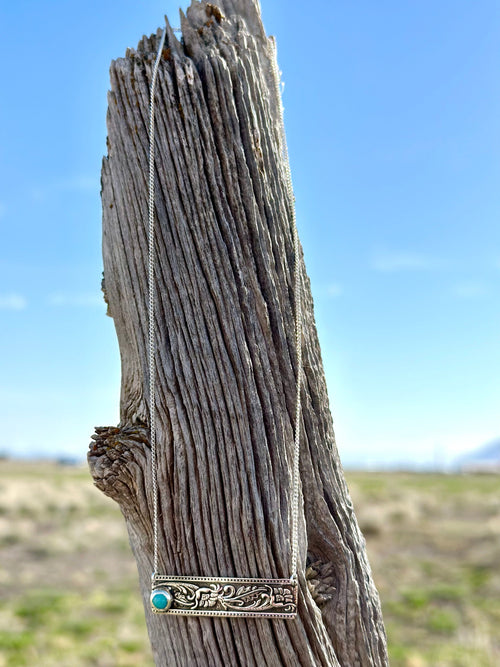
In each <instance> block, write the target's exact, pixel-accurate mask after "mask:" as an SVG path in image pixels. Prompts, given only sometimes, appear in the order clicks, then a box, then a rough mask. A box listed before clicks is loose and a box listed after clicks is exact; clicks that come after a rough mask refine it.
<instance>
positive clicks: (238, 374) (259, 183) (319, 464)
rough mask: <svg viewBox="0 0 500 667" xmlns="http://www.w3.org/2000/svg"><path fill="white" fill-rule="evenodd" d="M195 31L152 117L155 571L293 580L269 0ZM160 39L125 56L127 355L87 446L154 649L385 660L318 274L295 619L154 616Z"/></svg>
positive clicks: (282, 207) (111, 165) (181, 661)
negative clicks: (263, 11)
mask: <svg viewBox="0 0 500 667" xmlns="http://www.w3.org/2000/svg"><path fill="white" fill-rule="evenodd" d="M181 27H182V40H181V41H178V40H177V38H176V36H175V35H174V33H173V32H172V30H171V29H170V27H167V37H166V44H165V48H164V51H163V56H162V60H161V64H160V69H159V74H158V88H157V100H158V101H157V111H156V116H157V133H156V141H157V143H156V156H157V157H156V163H157V198H156V208H157V215H158V223H157V252H158V269H157V285H158V287H157V302H158V306H157V323H156V328H157V331H158V373H157V387H158V398H157V404H158V417H157V431H158V445H157V446H158V481H159V506H160V564H161V568H162V571H163V572H166V573H180V574H186V575H217V574H219V575H224V576H254V577H267V576H274V577H286V576H287V575H288V573H289V565H290V532H291V530H290V521H291V515H290V506H291V503H290V491H291V481H290V480H291V470H292V458H293V420H294V402H295V377H296V370H297V369H296V368H295V355H294V345H295V343H294V320H293V312H294V292H293V266H294V261H295V258H294V252H293V238H292V228H291V225H290V219H291V217H290V202H289V201H288V200H287V195H286V177H285V169H284V165H283V161H282V154H281V151H280V130H279V122H278V120H279V119H278V108H279V107H278V101H277V99H276V90H275V86H274V85H273V80H272V76H273V75H272V67H271V59H272V58H273V48H272V43H271V41H270V40H269V39H268V38H267V37H266V35H265V32H264V30H263V27H262V22H261V19H260V9H259V6H258V3H257V0H218V5H217V6H215V5H214V4H210V3H207V2H205V1H202V2H201V3H199V2H196V1H194V2H193V3H192V5H191V7H190V8H189V9H188V11H187V14H186V16H184V15H181ZM157 40H158V37H157V36H156V35H154V36H152V37H150V38H146V37H144V38H143V39H142V40H141V42H140V43H139V46H138V48H137V50H128V51H127V54H126V56H125V58H120V59H118V60H116V61H114V62H113V63H112V65H111V91H110V93H109V107H108V117H107V123H108V156H107V157H106V158H104V161H103V167H102V205H103V256H104V292H105V298H106V301H107V303H108V306H109V314H110V315H111V317H113V320H114V323H115V327H116V333H117V337H118V342H119V346H120V353H121V360H122V386H121V401H120V410H121V417H120V424H119V425H118V426H117V427H102V428H97V429H96V433H95V435H94V436H93V438H94V440H93V444H92V445H91V448H90V451H89V456H88V458H89V464H90V468H91V472H92V475H93V478H94V481H95V483H96V485H97V486H98V487H99V488H100V489H101V490H102V491H103V492H104V493H106V494H107V495H109V496H111V497H112V498H114V499H115V500H116V501H117V502H118V503H119V505H120V508H121V510H122V512H123V515H124V517H125V521H126V524H127V528H128V532H129V536H130V544H131V546H132V550H133V553H134V556H135V558H136V560H137V567H138V571H139V577H140V585H141V590H142V593H143V596H144V600H145V607H146V620H147V625H148V630H149V635H150V639H151V644H152V649H153V654H154V657H155V660H156V662H157V664H158V665H182V666H183V665H187V666H191V665H210V666H211V667H214V666H218V665H226V666H227V665H259V666H261V665H272V666H279V665H286V666H290V667H291V666H294V667H295V666H296V665H303V666H313V665H314V666H319V665H342V666H344V667H354V666H355V665H361V666H365V665H386V664H387V652H386V640H385V632H384V627H383V622H382V616H381V611H380V603H379V598H378V594H377V591H376V589H375V587H374V584H373V581H372V578H371V574H370V568H369V565H368V561H367V558H366V553H365V542H364V540H363V537H362V535H361V534H360V531H359V529H358V525H357V522H356V519H355V515H354V512H353V507H352V504H351V501H350V498H349V495H348V491H347V488H346V484H345V481H344V478H343V473H342V470H341V466H340V463H339V459H338V454H337V450H336V446H335V439H334V433H333V425H332V419H331V415H330V410H329V407H328V396H327V391H326V384H325V377H324V372H323V365H322V360H321V354H320V348H319V343H318V338H317V333H316V327H315V323H314V315H313V303H312V298H311V292H310V288H309V282H308V279H307V277H305V278H304V281H303V292H302V302H303V311H304V335H303V373H304V382H303V385H304V386H303V398H302V400H303V409H302V414H303V424H302V441H301V467H300V470H301V489H300V494H301V511H300V555H299V570H300V576H299V584H300V595H299V614H298V618H297V619H296V620H266V619H247V618H244V619H240V618H237V619H231V618H198V617H178V616H176V617H170V616H162V615H153V614H152V613H151V612H150V610H149V587H150V575H151V572H152V557H153V539H152V537H153V536H152V514H151V475H150V469H149V466H150V448H149V431H148V404H147V401H148V391H147V388H148V364H147V297H148V290H147V170H148V132H147V123H148V95H149V84H150V78H151V72H152V66H153V63H154V58H155V55H156V50H157V46H158V41H157ZM300 261H301V262H303V260H302V257H301V260H300ZM302 271H303V276H306V273H305V267H304V266H302ZM302 501H303V504H302Z"/></svg>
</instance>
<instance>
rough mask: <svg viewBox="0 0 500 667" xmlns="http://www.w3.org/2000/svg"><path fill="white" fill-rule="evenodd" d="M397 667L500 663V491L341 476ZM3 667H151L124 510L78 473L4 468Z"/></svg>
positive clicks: (0, 480)
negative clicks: (363, 540)
mask: <svg viewBox="0 0 500 667" xmlns="http://www.w3.org/2000/svg"><path fill="white" fill-rule="evenodd" d="M347 479H348V484H349V487H350V490H351V494H352V496H353V501H354V506H355V509H356V514H357V515H358V518H359V522H360V525H361V528H362V529H363V530H364V533H365V536H366V539H367V547H368V556H369V559H370V563H371V566H372V569H373V574H374V578H375V582H376V584H377V587H378V589H379V592H380V596H381V600H382V606H383V611H384V619H385V623H386V629H387V634H388V644H389V652H390V659H391V665H392V667H498V665H500V633H499V631H498V628H500V493H499V488H500V479H499V478H498V477H488V476H460V475H456V476H446V475H428V474H425V475H416V474H406V473H392V474H391V473H360V472H356V473H352V472H351V473H348V474H347ZM0 546H1V550H2V556H1V558H0V667H16V666H18V665H19V666H22V665H30V666H32V665H37V666H38V665H40V666H43V667H56V666H57V667H59V666H61V665H64V667H83V666H91V665H95V666H98V667H107V666H109V667H115V666H116V667H136V666H137V665H140V666H141V667H152V666H153V662H152V659H151V655H150V648H149V641H148V638H147V634H146V628H145V621H144V612H143V607H142V601H141V599H140V596H139V591H138V583H137V573H136V568H135V562H134V560H133V558H132V555H131V553H130V549H129V547H128V541H127V535H126V530H125V526H124V523H123V518H122V516H121V513H120V511H119V509H118V507H117V506H116V505H115V504H114V503H113V502H112V501H110V500H109V499H108V498H106V497H105V496H103V495H102V494H101V493H100V492H99V491H97V490H96V489H95V488H94V487H93V486H92V482H91V480H90V477H89V474H88V472H87V469H86V468H85V467H68V466H56V465H49V464H32V463H25V464H21V463H13V462H9V461H2V462H0Z"/></svg>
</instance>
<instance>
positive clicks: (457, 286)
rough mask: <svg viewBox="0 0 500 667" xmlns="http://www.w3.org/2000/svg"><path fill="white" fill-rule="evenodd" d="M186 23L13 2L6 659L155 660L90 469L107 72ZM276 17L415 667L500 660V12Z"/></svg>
mask: <svg viewBox="0 0 500 667" xmlns="http://www.w3.org/2000/svg"><path fill="white" fill-rule="evenodd" d="M181 6H182V7H183V8H184V9H185V8H186V6H187V3H186V2H184V3H182V5H181ZM178 7H179V4H178V2H172V1H170V0H168V1H163V2H159V1H153V0H151V1H148V2H143V3H135V2H131V1H130V0H126V1H123V2H121V3H120V4H119V7H118V6H117V3H115V2H112V1H111V0H100V2H95V1H93V0H90V1H89V2H86V3H68V2H63V1H62V0H53V1H47V2H40V1H38V2H37V1H36V0H19V1H18V2H16V3H12V2H6V1H5V0H0V52H1V56H2V63H3V68H2V82H3V94H2V103H1V105H0V121H1V122H0V228H1V243H0V420H1V423H2V427H3V428H2V433H1V434H0V454H1V455H2V457H3V458H4V460H3V461H1V462H0V546H1V548H2V565H1V568H0V592H2V593H3V594H2V595H1V596H0V597H1V598H2V602H1V603H0V604H1V605H2V606H1V608H0V649H4V650H3V651H2V650H0V666H1V665H3V664H6V665H24V664H40V665H62V664H64V665H73V664H75V665H84V664H85V665H87V664H89V665H116V664H120V665H121V664H123V665H129V664H130V665H137V664H148V663H147V661H148V660H150V658H149V657H147V656H148V647H147V639H146V637H145V631H144V628H143V625H144V621H143V617H142V609H141V606H140V601H139V598H138V595H136V586H137V585H136V582H135V570H134V563H133V560H132V558H131V556H130V553H129V550H128V545H127V539H126V535H125V533H124V527H123V526H122V524H121V520H120V514H119V511H118V510H117V508H116V507H114V506H113V504H112V503H108V502H107V500H106V499H105V498H104V497H101V496H100V495H99V493H98V492H97V491H96V490H95V489H93V487H92V484H91V480H90V478H89V476H88V473H87V472H86V470H85V468H84V467H82V466H81V465H78V464H80V462H82V461H83V460H84V458H85V455H86V449H87V444H88V442H89V438H90V435H91V433H92V432H93V428H94V426H96V425H99V426H102V425H112V424H116V423H117V422H118V419H119V417H118V401H119V382H120V377H119V376H120V362H119V352H118V346H117V342H116V338H115V335H114V328H113V322H112V320H111V319H110V318H107V317H106V316H105V306H104V302H103V300H102V295H101V292H100V281H101V273H102V260H101V254H100V245H101V238H100V235H101V229H100V220H101V211H100V199H99V189H100V185H99V177H100V166H101V160H102V157H103V155H104V154H105V152H106V126H105V117H106V105H107V102H106V93H107V90H108V87H109V81H108V68H109V63H110V61H111V60H112V59H113V58H116V57H120V56H122V55H123V54H124V52H125V49H126V48H127V47H128V46H136V44H137V42H138V41H139V39H140V37H141V36H142V34H144V33H145V34H150V33H152V32H154V31H155V30H156V29H157V27H159V26H160V25H161V24H162V22H163V15H164V14H167V15H168V16H169V19H170V21H171V23H172V24H173V25H177V24H178V19H177V16H178ZM262 14H263V21H264V25H265V27H266V30H267V32H268V34H273V35H275V36H276V38H277V43H278V57H279V64H280V68H281V70H282V72H283V81H284V90H283V103H284V107H285V124H286V131H287V139H288V144H289V151H290V159H291V167H292V174H293V179H294V188H295V194H296V200H297V217H298V225H299V233H300V236H301V240H302V243H303V245H304V251H305V257H306V263H307V266H308V271H309V275H310V277H311V281H312V290H313V296H314V299H315V308H316V318H317V324H318V329H319V334H320V340H321V345H322V353H323V359H324V365H325V370H326V374H327V381H328V387H329V393H330V401H331V408H332V413H333V417H334V422H335V429H336V434H337V440H338V447H339V451H340V454H341V458H342V461H343V463H344V465H345V467H346V468H347V469H348V470H349V471H350V472H348V473H347V477H348V482H349V485H350V488H351V492H352V494H353V497H354V500H355V505H356V508H357V513H358V516H359V518H360V522H361V526H362V528H363V530H364V532H365V535H366V536H367V540H368V550H369V556H370V560H371V563H372V566H373V569H374V574H375V579H376V582H377V585H378V587H379V590H380V593H381V596H382V600H383V605H384V614H385V618H386V623H387V629H388V632H389V643H390V649H391V657H392V664H395V665H398V664H401V665H409V666H413V667H419V666H420V665H471V666H474V667H475V666H481V665H488V666H489V665H491V666H493V665H498V664H500V640H499V638H498V634H499V633H498V627H499V626H500V602H499V600H500V573H499V566H498V563H499V562H500V493H499V484H498V481H499V479H498V477H497V476H495V475H494V473H495V471H496V472H498V471H500V425H499V417H498V415H499V408H498V405H499V398H500V346H499V345H498V332H499V325H500V307H499V300H498V286H499V280H500V225H499V224H498V220H499V212H500V203H499V196H498V184H499V182H500V181H499V178H500V124H499V122H498V118H499V117H500V82H499V78H498V72H499V69H500V51H499V49H498V44H499V43H500V5H499V4H498V3H497V2H495V1H494V0H483V1H482V2H480V3H470V2H466V1H465V0H463V1H462V0H459V1H458V2H457V1H456V0H455V1H454V2H451V0H439V1H438V2H436V1H434V2H430V1H428V0H422V1H421V2H418V3H414V2H412V3H401V2H396V1H395V0H388V1H387V2H384V3H373V2H367V1H365V0H362V1H361V2H358V3H355V4H352V3H346V2H335V1H333V2H332V1H331V0H328V1H327V0H321V1H320V0H318V1H314V2H310V3H308V4H307V8H306V7H305V6H304V4H303V3H299V2H298V1H296V0H288V1H286V2H285V0H273V1H272V2H271V1H270V0H262ZM35 459H36V460H37V461H40V460H41V459H44V460H46V461H45V462H43V463H40V462H39V463H37V464H36V465H35V464H34V463H33V460H35ZM50 461H58V462H59V464H63V463H64V464H69V463H72V464H75V465H73V466H67V465H66V466H62V465H56V464H54V463H51V462H50ZM417 473H418V474H417ZM438 473H439V474H438ZM442 473H446V474H442ZM478 473H482V474H478ZM485 473H487V474H485ZM490 473H492V474H490ZM104 536H105V539H103V538H104ZM96 542H97V543H98V546H96ZM4 554H5V557H4ZM117 559H118V561H117V562H119V563H120V576H117V574H116V571H115V570H116V568H114V566H113V562H114V561H116V560H117ZM75 562H78V571H75V566H74V563H75ZM109 591H112V592H113V597H112V600H111V597H110V596H109ZM131 591H133V594H132V593H131ZM495 628H496V630H495ZM89 638H92V639H93V641H92V642H89Z"/></svg>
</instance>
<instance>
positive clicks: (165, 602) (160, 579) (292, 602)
mask: <svg viewBox="0 0 500 667" xmlns="http://www.w3.org/2000/svg"><path fill="white" fill-rule="evenodd" d="M297 593H298V586H297V582H296V581H294V580H292V579H248V578H239V577H237V578H227V577H177V576H169V575H163V574H155V575H153V578H152V589H151V610H152V611H153V612H154V613H155V614H180V615H183V616H239V617H247V618H250V617H254V618H255V617H258V618H295V617H296V615H297Z"/></svg>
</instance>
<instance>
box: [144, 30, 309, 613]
mask: <svg viewBox="0 0 500 667" xmlns="http://www.w3.org/2000/svg"><path fill="white" fill-rule="evenodd" d="M165 34H166V29H164V30H163V33H162V36H161V39H160V45H159V47H158V53H157V56H156V60H155V63H154V67H153V72H152V78H151V86H150V103H149V198H148V288H149V299H148V318H149V325H148V353H149V354H148V365H149V419H150V432H151V436H150V438H151V479H152V498H153V541H154V545H153V574H152V575H151V597H150V601H151V609H152V611H153V612H154V613H158V614H181V615H187V616H239V617H241V616H243V617H259V618H295V617H296V615H297V595H298V581H297V559H298V515H299V481H300V480H299V474H300V473H299V453H300V418H301V396H300V394H301V375H302V309H301V300H300V287H301V277H300V261H299V239H298V232H297V225H296V215H295V205H294V195H293V186H292V178H291V172H290V163H289V159H288V149H287V144H286V137H285V127H284V122H283V106H282V103H281V94H280V76H279V71H278V68H277V54H276V46H275V44H274V42H273V44H274V54H273V58H272V70H273V78H274V84H275V88H276V90H275V92H276V98H277V100H278V105H279V108H278V112H279V118H280V124H281V127H280V135H281V150H282V159H283V163H284V165H285V176H286V189H287V195H288V198H289V201H290V203H291V211H292V215H291V218H292V220H291V223H292V230H293V243H294V254H295V267H294V293H295V352H296V362H297V378H296V402H295V428H294V456H293V473H292V493H291V496H292V501H291V506H292V512H291V519H292V527H291V558H290V577H289V578H287V579H272V578H270V579H258V578H250V577H206V576H178V575H167V574H160V573H159V572H158V552H159V547H158V532H159V531H158V478H157V460H156V342H155V294H156V289H155V264H156V256H155V148H154V137H155V90H156V81H157V77H158V68H159V64H160V60H161V55H162V52H163V46H164V43H165Z"/></svg>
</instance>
